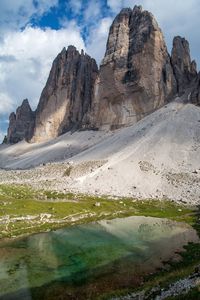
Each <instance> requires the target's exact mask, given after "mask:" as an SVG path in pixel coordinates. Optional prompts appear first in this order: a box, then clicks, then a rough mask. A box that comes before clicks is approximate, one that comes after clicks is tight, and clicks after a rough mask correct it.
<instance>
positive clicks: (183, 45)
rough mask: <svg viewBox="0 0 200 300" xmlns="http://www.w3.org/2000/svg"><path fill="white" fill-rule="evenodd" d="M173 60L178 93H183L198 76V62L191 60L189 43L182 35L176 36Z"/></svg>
mask: <svg viewBox="0 0 200 300" xmlns="http://www.w3.org/2000/svg"><path fill="white" fill-rule="evenodd" d="M171 61H172V66H173V69H174V74H175V77H176V80H177V87H178V93H179V94H180V95H181V94H183V93H184V91H185V90H186V89H187V88H188V87H190V86H191V83H192V82H193V81H194V80H195V79H196V78H197V70H196V62H195V61H194V60H193V61H191V58H190V47H189V43H188V41H187V40H186V39H185V38H182V37H180V36H176V37H175V38H174V40H173V48H172V54H171Z"/></svg>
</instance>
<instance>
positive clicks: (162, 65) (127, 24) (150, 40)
mask: <svg viewBox="0 0 200 300" xmlns="http://www.w3.org/2000/svg"><path fill="white" fill-rule="evenodd" d="M176 91H177V86H176V80H175V77H174V73H173V69H172V66H171V62H170V56H169V54H168V52H167V48H166V44H165V41H164V37H163V34H162V32H161V30H160V28H159V27H158V24H157V22H156V20H155V18H154V17H153V15H152V14H151V13H149V12H148V11H143V10H142V8H141V7H140V6H135V7H134V9H133V10H132V9H123V10H122V11H121V12H120V14H119V15H118V16H117V17H116V18H115V20H114V22H113V24H112V26H111V28H110V32H109V37H108V41H107V47H106V53H105V57H104V59H103V61H102V63H101V66H100V75H99V82H98V84H97V86H96V93H95V94H96V95H97V96H96V98H95V101H94V106H93V107H94V108H93V110H92V118H91V123H94V124H95V126H96V127H100V128H108V129H115V128H119V127H123V126H127V125H130V124H133V123H135V122H137V121H138V120H140V119H141V118H143V117H144V116H145V115H147V114H149V113H151V112H153V111H154V110H156V109H157V108H159V107H161V106H162V105H163V104H164V103H165V102H167V101H168V100H170V99H171V98H172V96H173V95H174V94H175V93H176Z"/></svg>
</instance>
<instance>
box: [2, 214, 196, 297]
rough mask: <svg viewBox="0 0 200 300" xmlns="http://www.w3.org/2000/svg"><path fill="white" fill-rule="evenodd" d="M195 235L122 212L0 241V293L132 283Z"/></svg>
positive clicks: (52, 292)
mask: <svg viewBox="0 0 200 300" xmlns="http://www.w3.org/2000/svg"><path fill="white" fill-rule="evenodd" d="M197 240H198V237H197V234H196V232H195V231H194V230H193V229H192V228H191V227H189V226H188V225H185V224H183V223H176V222H172V221H169V220H166V219H158V218H147V217H128V218H124V219H115V220H111V221H100V222H98V223H91V224H87V225H79V226H74V227H68V228H65V229H60V230H56V231H52V232H48V233H41V234H35V235H32V236H29V237H26V238H21V239H17V240H12V241H9V242H1V243H0V299H20V300H21V299H95V297H96V296H97V295H100V294H103V293H105V292H109V291H112V290H115V289H118V288H126V287H130V286H137V285H138V284H139V283H140V281H141V280H142V276H143V275H144V274H146V273H149V272H153V271H155V270H156V269H157V268H159V267H161V266H162V261H166V260H169V259H171V258H173V257H174V255H175V252H176V251H179V250H180V249H181V248H182V246H183V245H185V244H187V243H188V242H195V241H197ZM59 297H60V298H59Z"/></svg>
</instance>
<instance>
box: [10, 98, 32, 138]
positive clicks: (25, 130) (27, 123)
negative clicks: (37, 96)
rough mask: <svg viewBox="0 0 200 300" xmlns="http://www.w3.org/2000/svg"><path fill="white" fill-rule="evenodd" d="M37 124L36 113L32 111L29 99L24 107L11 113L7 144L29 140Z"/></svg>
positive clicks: (24, 102) (24, 103) (24, 101)
mask: <svg viewBox="0 0 200 300" xmlns="http://www.w3.org/2000/svg"><path fill="white" fill-rule="evenodd" d="M34 124H35V113H34V112H33V111H32V109H31V107H30V105H29V102H28V100H27V99H25V100H23V102H22V105H21V106H19V107H18V108H17V110H16V113H14V112H13V113H11V114H10V117H9V127H8V132H7V142H8V143H11V144H14V143H18V142H20V141H22V140H27V141H28V140H29V139H30V138H31V136H32V134H33V130H34Z"/></svg>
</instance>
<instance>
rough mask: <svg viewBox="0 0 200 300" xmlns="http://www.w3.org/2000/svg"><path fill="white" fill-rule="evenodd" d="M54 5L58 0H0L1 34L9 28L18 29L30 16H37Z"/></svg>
mask: <svg viewBox="0 0 200 300" xmlns="http://www.w3.org/2000/svg"><path fill="white" fill-rule="evenodd" d="M56 5H58V0H14V1H13V0H2V1H0V33H1V35H3V34H5V33H6V32H7V31H9V30H11V29H19V28H21V27H23V26H25V25H26V24H27V23H28V22H29V21H30V18H31V17H35V18H36V17H39V16H41V15H43V14H44V13H45V12H47V11H48V10H49V9H51V8H52V7H54V6H56Z"/></svg>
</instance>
